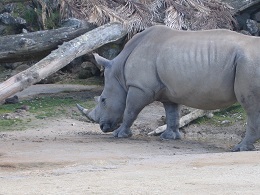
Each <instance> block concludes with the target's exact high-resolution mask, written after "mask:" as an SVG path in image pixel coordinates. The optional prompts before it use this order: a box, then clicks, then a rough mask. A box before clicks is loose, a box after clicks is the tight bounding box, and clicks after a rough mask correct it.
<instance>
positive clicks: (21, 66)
mask: <svg viewBox="0 0 260 195" xmlns="http://www.w3.org/2000/svg"><path fill="white" fill-rule="evenodd" d="M28 68H30V66H29V65H27V64H21V65H19V66H17V67H16V68H15V69H14V70H13V72H12V75H16V74H17V73H19V72H22V71H24V70H26V69H28Z"/></svg>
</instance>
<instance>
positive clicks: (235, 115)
mask: <svg viewBox="0 0 260 195" xmlns="http://www.w3.org/2000/svg"><path fill="white" fill-rule="evenodd" d="M223 121H229V122H227V123H223ZM237 121H241V122H246V113H245V111H244V109H243V108H242V107H241V106H240V105H239V104H238V103H236V104H234V105H232V106H230V107H228V108H226V109H222V110H221V111H220V112H216V113H214V117H212V118H210V119H209V118H207V117H202V118H199V119H197V120H195V121H194V122H193V123H196V124H212V125H214V126H229V125H232V124H234V123H235V122H237Z"/></svg>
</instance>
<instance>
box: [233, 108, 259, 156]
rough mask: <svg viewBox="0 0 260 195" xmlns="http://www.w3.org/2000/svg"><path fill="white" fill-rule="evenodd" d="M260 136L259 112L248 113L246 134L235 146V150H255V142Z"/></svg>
mask: <svg viewBox="0 0 260 195" xmlns="http://www.w3.org/2000/svg"><path fill="white" fill-rule="evenodd" d="M259 138H260V117H259V114H258V113H254V114H252V113H251V114H250V115H248V119H247V127H246V135H245V137H244V138H243V140H242V141H241V142H240V143H239V144H238V145H236V146H235V147H234V148H233V150H232V151H233V152H238V151H251V150H255V147H254V143H255V142H256V141H257V140H258V139H259Z"/></svg>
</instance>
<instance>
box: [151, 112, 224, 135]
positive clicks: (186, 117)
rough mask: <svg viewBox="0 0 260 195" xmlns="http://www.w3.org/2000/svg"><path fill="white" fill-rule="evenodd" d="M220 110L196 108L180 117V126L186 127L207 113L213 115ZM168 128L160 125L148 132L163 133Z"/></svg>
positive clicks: (152, 133) (153, 133)
mask: <svg viewBox="0 0 260 195" xmlns="http://www.w3.org/2000/svg"><path fill="white" fill-rule="evenodd" d="M218 111H219V110H213V111H206V110H199V109H195V110H193V111H192V112H190V113H189V114H187V115H184V116H183V117H181V118H180V125H179V128H181V127H184V126H186V125H188V124H189V123H190V122H192V121H194V120H196V119H198V118H200V117H203V116H205V115H208V116H211V115H212V113H214V112H218ZM165 129H166V125H162V126H160V127H158V128H157V129H155V130H154V131H152V132H150V133H148V135H159V134H161V133H163V132H164V131H165Z"/></svg>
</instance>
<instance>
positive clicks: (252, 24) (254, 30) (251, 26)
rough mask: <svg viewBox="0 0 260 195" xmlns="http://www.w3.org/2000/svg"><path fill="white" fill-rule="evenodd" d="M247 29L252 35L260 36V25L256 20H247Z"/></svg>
mask: <svg viewBox="0 0 260 195" xmlns="http://www.w3.org/2000/svg"><path fill="white" fill-rule="evenodd" d="M246 28H247V31H248V32H249V33H250V34H252V35H258V32H259V27H258V23H257V22H256V21H255V20H251V19H247V20H246Z"/></svg>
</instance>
